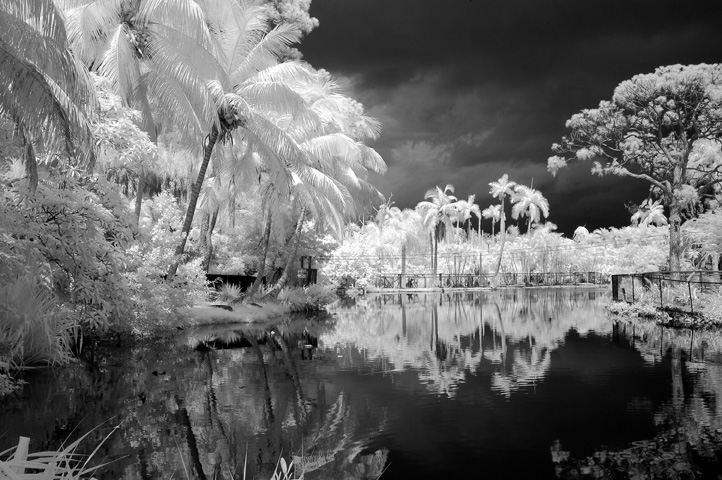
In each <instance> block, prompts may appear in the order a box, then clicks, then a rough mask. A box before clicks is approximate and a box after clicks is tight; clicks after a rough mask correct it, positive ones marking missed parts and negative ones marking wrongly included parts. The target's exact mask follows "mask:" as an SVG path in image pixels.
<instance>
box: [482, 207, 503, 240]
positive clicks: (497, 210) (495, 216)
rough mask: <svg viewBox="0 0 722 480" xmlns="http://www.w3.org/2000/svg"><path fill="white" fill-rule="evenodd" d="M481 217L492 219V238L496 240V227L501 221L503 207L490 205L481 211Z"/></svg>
mask: <svg viewBox="0 0 722 480" xmlns="http://www.w3.org/2000/svg"><path fill="white" fill-rule="evenodd" d="M481 215H482V216H483V217H484V218H490V219H491V238H494V226H495V225H496V222H498V221H499V220H500V219H501V205H489V206H488V207H486V208H485V209H484V210H482V211H481ZM494 241H496V239H494Z"/></svg>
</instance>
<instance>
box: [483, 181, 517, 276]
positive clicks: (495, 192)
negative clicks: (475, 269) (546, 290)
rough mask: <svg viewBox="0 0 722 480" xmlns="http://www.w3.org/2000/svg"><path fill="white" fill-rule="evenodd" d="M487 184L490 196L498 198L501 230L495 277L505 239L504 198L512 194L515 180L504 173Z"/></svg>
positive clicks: (497, 274)
mask: <svg viewBox="0 0 722 480" xmlns="http://www.w3.org/2000/svg"><path fill="white" fill-rule="evenodd" d="M489 186H490V187H491V190H489V193H491V196H492V197H494V198H498V199H499V208H500V210H501V215H500V217H501V220H500V226H499V231H500V232H501V246H500V248H499V261H498V262H497V264H496V273H495V274H494V277H495V278H496V277H498V276H499V270H501V259H502V257H503V256H504V242H505V241H506V225H505V220H506V214H505V213H504V200H505V199H506V197H507V196H512V195H513V194H514V187H515V186H516V182H512V181H510V180H509V176H508V175H507V174H506V173H505V174H504V175H502V176H501V178H500V179H499V180H497V181H496V182H490V183H489Z"/></svg>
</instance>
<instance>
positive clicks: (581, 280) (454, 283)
mask: <svg viewBox="0 0 722 480" xmlns="http://www.w3.org/2000/svg"><path fill="white" fill-rule="evenodd" d="M493 278H494V274H489V273H485V274H481V275H479V274H473V273H459V274H453V273H440V274H438V275H436V276H435V275H433V274H422V273H407V274H405V275H402V274H400V273H398V274H386V275H380V276H379V277H378V278H377V280H376V282H375V286H376V287H379V288H389V289H415V288H431V287H444V288H479V287H488V286H489V285H490V284H491V280H492V279H493ZM608 282H609V276H607V275H603V274H601V273H600V272H556V273H523V274H522V273H500V274H499V286H548V285H578V284H595V285H600V284H604V283H608Z"/></svg>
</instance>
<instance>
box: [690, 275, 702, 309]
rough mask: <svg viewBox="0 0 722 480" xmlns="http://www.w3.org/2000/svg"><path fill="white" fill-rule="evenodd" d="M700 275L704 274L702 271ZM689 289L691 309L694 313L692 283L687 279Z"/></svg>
mask: <svg viewBox="0 0 722 480" xmlns="http://www.w3.org/2000/svg"><path fill="white" fill-rule="evenodd" d="M700 276H702V274H701V273H700ZM687 290H688V291H689V310H690V312H691V313H692V315H694V305H693V304H692V283H691V282H689V281H687Z"/></svg>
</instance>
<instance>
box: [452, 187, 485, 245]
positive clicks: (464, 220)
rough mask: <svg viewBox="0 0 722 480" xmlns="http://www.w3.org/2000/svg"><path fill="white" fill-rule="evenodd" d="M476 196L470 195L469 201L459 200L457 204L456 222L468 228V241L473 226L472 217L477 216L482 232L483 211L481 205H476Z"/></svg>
mask: <svg viewBox="0 0 722 480" xmlns="http://www.w3.org/2000/svg"><path fill="white" fill-rule="evenodd" d="M475 200H476V195H469V198H468V200H458V201H457V202H456V204H455V208H456V221H457V222H459V223H461V224H463V225H464V226H465V227H466V239H467V240H468V239H469V229H470V226H471V222H470V220H471V215H472V214H473V215H475V216H476V218H478V219H479V232H481V210H480V209H479V205H477V204H476V203H475Z"/></svg>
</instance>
